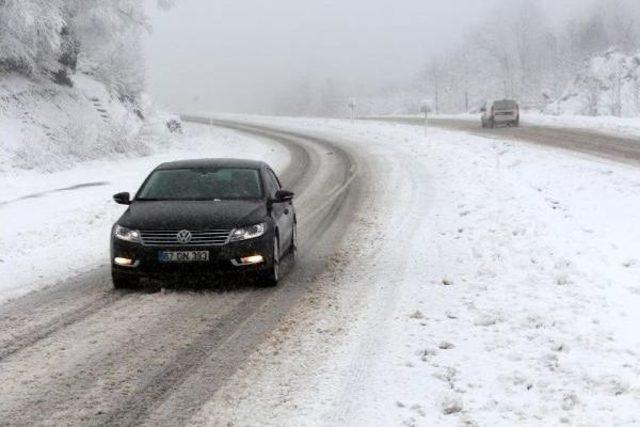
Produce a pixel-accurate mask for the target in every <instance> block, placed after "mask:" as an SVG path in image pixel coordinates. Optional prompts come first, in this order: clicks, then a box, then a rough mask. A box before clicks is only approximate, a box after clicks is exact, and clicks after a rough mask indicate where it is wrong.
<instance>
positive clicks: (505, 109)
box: [480, 99, 520, 128]
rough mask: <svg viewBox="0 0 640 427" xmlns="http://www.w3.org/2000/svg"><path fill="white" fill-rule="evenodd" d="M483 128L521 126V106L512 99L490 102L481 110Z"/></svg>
mask: <svg viewBox="0 0 640 427" xmlns="http://www.w3.org/2000/svg"><path fill="white" fill-rule="evenodd" d="M480 111H481V112H482V117H481V119H480V120H481V121H482V127H483V128H487V127H488V128H495V127H496V126H500V125H505V126H516V127H517V126H520V106H519V105H518V103H517V102H516V101H514V100H512V99H501V100H498V101H488V102H487V103H485V104H484V105H483V106H482V108H481V109H480Z"/></svg>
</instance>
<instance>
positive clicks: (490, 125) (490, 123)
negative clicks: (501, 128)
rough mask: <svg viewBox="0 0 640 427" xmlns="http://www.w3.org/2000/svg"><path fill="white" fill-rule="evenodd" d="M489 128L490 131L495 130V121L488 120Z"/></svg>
mask: <svg viewBox="0 0 640 427" xmlns="http://www.w3.org/2000/svg"><path fill="white" fill-rule="evenodd" d="M489 127H490V128H491V129H495V128H496V121H495V120H489Z"/></svg>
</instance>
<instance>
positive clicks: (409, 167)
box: [193, 119, 640, 426]
mask: <svg viewBox="0 0 640 427" xmlns="http://www.w3.org/2000/svg"><path fill="white" fill-rule="evenodd" d="M252 120H258V119H252ZM259 120H261V121H263V122H264V123H274V122H276V123H277V124H279V125H282V126H288V127H290V128H293V129H298V130H303V131H304V132H307V133H309V132H311V133H316V134H318V135H323V136H325V137H329V138H333V139H337V140H342V141H343V144H348V146H350V147H351V149H352V150H357V151H359V152H361V153H367V154H366V155H364V158H365V159H366V165H363V166H364V167H366V170H367V171H368V173H369V174H370V178H371V179H372V184H371V186H370V190H369V193H367V194H364V195H363V199H364V201H363V207H362V209H360V210H359V211H358V212H357V216H356V218H355V221H356V225H355V226H354V227H353V228H352V229H351V230H350V232H349V233H348V235H347V236H345V241H344V244H343V246H342V247H340V248H338V250H337V252H336V255H335V257H334V258H333V259H332V261H331V262H332V268H331V269H330V270H329V271H328V272H327V273H325V274H324V275H323V276H322V277H321V278H320V280H321V283H322V286H317V287H316V288H315V290H314V292H312V293H311V294H309V295H308V297H307V298H306V304H305V305H304V306H303V307H300V309H299V310H297V311H296V312H294V313H292V314H291V315H290V316H289V317H288V319H287V321H286V322H285V323H284V324H283V325H282V326H281V328H280V329H279V330H278V332H277V333H276V334H275V335H274V336H273V337H272V338H271V339H270V340H269V341H268V342H266V343H265V344H264V345H263V346H262V347H261V348H260V349H259V350H258V351H257V352H256V353H254V354H253V355H252V356H251V362H250V363H249V364H248V366H245V367H243V369H242V370H239V371H238V373H237V374H236V375H235V376H234V377H233V379H232V381H230V382H229V383H228V384H227V385H226V386H225V387H224V388H222V389H221V390H220V391H218V392H217V393H216V395H214V396H212V399H211V401H210V403H209V404H208V405H207V406H205V407H204V408H203V410H202V411H201V412H200V414H199V415H198V416H196V417H195V418H194V419H193V423H194V424H212V425H218V424H221V423H225V424H227V423H232V424H234V425H256V424H262V425H264V424H266V425H318V424H322V425H326V424H328V425H362V426H368V425H424V426H431V425H509V426H510V425H544V424H546V425H558V424H562V423H566V424H569V425H630V424H637V423H638V422H640V415H639V412H638V408H640V354H639V353H638V351H640V350H639V349H640V334H639V333H638V325H639V324H640V311H639V310H638V309H637V308H638V307H640V281H639V279H638V277H640V255H639V254H640V227H638V226H637V224H640V172H639V171H638V169H637V168H633V167H630V166H625V165H620V164H616V163H613V162H608V161H603V160H596V159H593V158H590V157H588V156H583V155H575V156H574V155H572V154H571V153H567V152H565V151H561V150H553V149H548V148H541V147H537V146H533V145H527V144H525V143H519V142H504V141H497V140H491V139H487V138H483V137H478V136H473V135H468V134H461V133H454V132H449V131H443V130H439V129H434V130H433V131H432V133H431V136H430V139H429V140H428V141H426V140H425V139H424V137H423V136H422V132H421V130H420V129H417V128H416V127H412V126H404V125H393V124H381V123H357V124H356V125H351V124H350V123H348V122H346V121H338V120H309V119H298V120H296V119H259Z"/></svg>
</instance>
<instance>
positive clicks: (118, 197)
mask: <svg viewBox="0 0 640 427" xmlns="http://www.w3.org/2000/svg"><path fill="white" fill-rule="evenodd" d="M113 200H115V201H116V203H117V204H119V205H130V204H131V196H130V195H129V193H118V194H114V196H113Z"/></svg>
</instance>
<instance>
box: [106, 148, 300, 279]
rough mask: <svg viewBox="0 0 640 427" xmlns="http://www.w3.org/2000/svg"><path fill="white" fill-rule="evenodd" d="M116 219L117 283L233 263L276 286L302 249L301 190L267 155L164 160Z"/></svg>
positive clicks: (123, 198)
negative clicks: (284, 266)
mask: <svg viewBox="0 0 640 427" xmlns="http://www.w3.org/2000/svg"><path fill="white" fill-rule="evenodd" d="M114 200H115V201H116V202H117V203H120V204H123V205H129V208H128V209H127V211H126V212H125V213H124V214H123V215H122V216H121V217H120V219H119V220H118V221H117V222H116V224H115V225H114V226H113V230H112V233H111V265H112V278H113V285H114V287H115V288H134V287H136V286H138V285H139V280H140V278H143V277H151V278H165V277H167V276H177V277H189V276H200V277H202V276H205V277H207V276H209V275H213V274H214V273H220V272H222V273H224V272H230V271H236V272H243V273H249V274H251V275H254V276H257V278H258V280H259V283H260V284H262V285H264V286H276V285H277V283H278V280H279V279H280V268H279V267H280V260H281V259H282V258H283V257H284V256H285V255H290V256H291V257H292V258H293V257H295V251H296V245H297V240H296V239H297V228H296V223H297V218H296V212H295V209H294V206H293V193H291V192H289V191H285V190H283V189H282V186H281V184H280V181H279V180H278V177H277V176H276V174H275V173H274V172H273V170H272V169H271V168H270V167H269V166H268V165H267V164H266V163H263V162H257V161H250V160H235V159H205V160H186V161H178V162H172V163H164V164H162V165H160V166H158V167H157V168H156V169H155V170H153V172H151V174H150V175H149V176H148V177H147V179H146V180H145V181H144V183H143V184H142V187H141V188H140V190H139V191H138V193H137V194H136V195H135V197H134V198H133V199H132V200H131V199H130V196H129V193H119V194H116V195H115V196H114Z"/></svg>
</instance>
